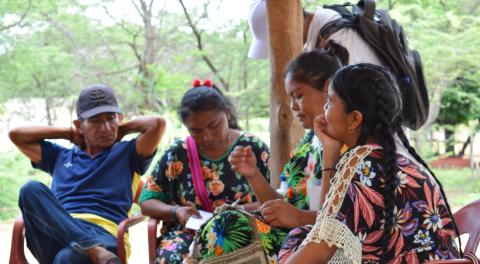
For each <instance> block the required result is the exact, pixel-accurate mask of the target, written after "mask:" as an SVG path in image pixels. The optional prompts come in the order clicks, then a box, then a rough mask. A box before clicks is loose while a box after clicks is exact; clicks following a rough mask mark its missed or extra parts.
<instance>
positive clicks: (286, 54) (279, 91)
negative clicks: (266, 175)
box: [266, 0, 303, 187]
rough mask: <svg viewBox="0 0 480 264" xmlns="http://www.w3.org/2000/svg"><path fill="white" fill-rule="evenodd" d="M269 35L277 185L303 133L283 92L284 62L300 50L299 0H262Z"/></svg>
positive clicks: (274, 178) (273, 170)
mask: <svg viewBox="0 0 480 264" xmlns="http://www.w3.org/2000/svg"><path fill="white" fill-rule="evenodd" d="M266 4H267V5H266V7H267V17H268V30H269V38H270V69H271V81H270V150H271V153H272V155H271V160H270V164H271V166H270V172H271V184H272V186H274V187H278V186H279V182H280V180H279V175H280V173H281V171H282V169H283V166H284V165H285V163H286V162H287V161H288V159H289V158H290V155H289V154H290V152H291V151H292V149H293V147H294V146H295V145H296V143H297V142H298V140H299V138H300V137H301V136H302V134H303V128H302V127H301V125H300V124H299V122H298V121H297V120H296V119H295V118H293V115H292V112H291V110H290V102H289V98H288V95H287V93H286V91H285V84H284V76H283V71H284V68H285V65H286V64H287V63H288V62H289V61H290V60H291V59H293V58H295V57H296V56H297V55H298V54H299V53H300V52H302V44H303V42H302V39H303V32H302V31H303V14H302V6H301V1H300V0H266Z"/></svg>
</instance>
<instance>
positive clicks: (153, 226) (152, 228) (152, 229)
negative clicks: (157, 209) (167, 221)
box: [148, 218, 161, 264]
mask: <svg viewBox="0 0 480 264" xmlns="http://www.w3.org/2000/svg"><path fill="white" fill-rule="evenodd" d="M160 222H161V220H159V219H155V218H150V219H149V220H148V263H150V264H155V255H156V252H157V248H158V236H157V230H158V224H159V223H160Z"/></svg>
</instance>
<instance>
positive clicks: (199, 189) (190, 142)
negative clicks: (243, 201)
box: [187, 136, 213, 212]
mask: <svg viewBox="0 0 480 264" xmlns="http://www.w3.org/2000/svg"><path fill="white" fill-rule="evenodd" d="M187 155H188V162H189V163H190V172H191V173H192V181H193V188H194V189H195V194H196V195H197V196H198V199H199V200H200V202H201V203H202V206H203V208H204V209H205V210H207V211H209V212H213V208H212V201H210V199H209V198H208V192H207V188H205V182H204V181H203V173H202V167H201V166H200V159H199V158H198V151H197V144H195V139H193V137H192V136H188V137H187Z"/></svg>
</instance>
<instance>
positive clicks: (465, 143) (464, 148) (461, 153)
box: [458, 136, 472, 157]
mask: <svg viewBox="0 0 480 264" xmlns="http://www.w3.org/2000/svg"><path fill="white" fill-rule="evenodd" d="M471 138H472V137H471V136H469V137H468V138H467V140H466V141H465V142H463V146H462V149H461V150H460V152H458V156H460V157H463V155H465V150H467V147H468V145H470V139H471Z"/></svg>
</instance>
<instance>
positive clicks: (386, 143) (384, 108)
mask: <svg viewBox="0 0 480 264" xmlns="http://www.w3.org/2000/svg"><path fill="white" fill-rule="evenodd" d="M374 91H375V97H376V98H377V104H376V107H375V109H376V118H375V119H376V120H377V124H376V125H375V129H374V135H375V136H376V137H377V138H378V142H379V143H380V145H381V146H382V148H383V159H382V162H381V163H382V166H383V172H384V175H385V188H383V193H382V196H383V200H384V204H385V208H384V215H385V226H384V233H383V262H386V261H385V260H386V259H388V258H387V252H388V245H389V243H390V238H391V232H392V229H393V225H394V217H395V216H394V215H393V211H394V207H395V179H396V175H397V171H398V168H397V166H396V163H397V162H396V160H397V153H396V147H395V141H394V139H393V136H392V135H393V131H392V130H393V129H392V123H391V121H390V118H388V117H389V116H391V113H390V111H391V106H389V104H388V103H387V102H386V101H385V100H384V99H383V98H384V95H383V91H382V90H381V89H375V90H374Z"/></svg>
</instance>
